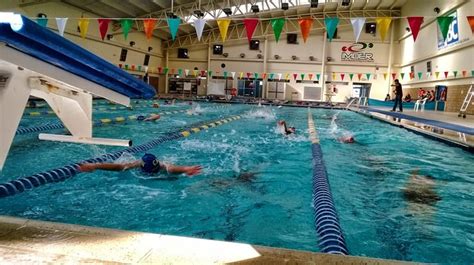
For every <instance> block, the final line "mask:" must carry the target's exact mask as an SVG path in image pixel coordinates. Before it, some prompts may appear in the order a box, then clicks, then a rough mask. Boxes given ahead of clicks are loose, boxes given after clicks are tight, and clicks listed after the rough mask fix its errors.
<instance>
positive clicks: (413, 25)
mask: <svg viewBox="0 0 474 265" xmlns="http://www.w3.org/2000/svg"><path fill="white" fill-rule="evenodd" d="M407 20H408V25H410V30H411V33H412V34H413V41H416V38H417V37H418V32H420V27H421V24H423V17H407Z"/></svg>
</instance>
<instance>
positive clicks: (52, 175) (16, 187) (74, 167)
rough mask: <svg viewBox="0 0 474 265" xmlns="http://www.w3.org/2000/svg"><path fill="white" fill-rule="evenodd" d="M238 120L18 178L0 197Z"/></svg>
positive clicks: (189, 128)
mask: <svg viewBox="0 0 474 265" xmlns="http://www.w3.org/2000/svg"><path fill="white" fill-rule="evenodd" d="M240 118H241V116H238V115H236V116H231V117H229V118H225V119H220V120H216V121H211V122H200V123H196V124H192V125H189V126H185V127H184V128H183V129H179V130H176V131H171V132H168V133H165V135H164V136H162V137H159V138H157V139H155V140H151V141H149V142H146V143H144V144H141V145H137V146H134V147H129V148H126V149H124V150H121V151H116V152H113V153H108V154H105V155H102V156H100V157H95V158H91V159H87V160H83V161H80V162H77V163H73V164H69V165H66V166H63V167H60V168H56V169H52V170H48V171H45V172H41V173H37V174H34V175H31V176H27V177H20V178H18V179H15V180H12V181H9V182H7V183H3V184H0V197H7V196H13V195H16V194H18V193H21V192H24V191H26V190H30V189H33V188H35V187H39V186H42V185H45V184H48V183H53V182H59V181H64V180H66V179H68V178H71V177H73V176H75V175H77V174H78V173H80V172H79V170H78V165H80V164H83V163H101V162H106V161H110V160H116V159H118V158H119V157H120V156H121V155H122V154H124V153H130V154H135V153H140V152H145V151H147V150H149V149H151V148H153V147H155V146H157V145H159V144H161V143H164V142H168V141H172V140H175V139H178V138H182V137H188V136H189V135H191V134H194V133H198V132H200V131H201V130H207V129H209V128H211V127H216V126H219V125H222V124H226V123H228V122H231V121H234V120H238V119H240Z"/></svg>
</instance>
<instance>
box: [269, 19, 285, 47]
mask: <svg viewBox="0 0 474 265" xmlns="http://www.w3.org/2000/svg"><path fill="white" fill-rule="evenodd" d="M271 24H272V29H273V34H274V35H275V41H276V42H278V40H279V39H280V34H281V31H282V30H283V26H285V19H284V18H274V19H272V20H271Z"/></svg>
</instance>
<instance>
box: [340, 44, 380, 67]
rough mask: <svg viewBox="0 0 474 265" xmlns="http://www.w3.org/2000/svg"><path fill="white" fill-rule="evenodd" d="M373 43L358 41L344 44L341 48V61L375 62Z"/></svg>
mask: <svg viewBox="0 0 474 265" xmlns="http://www.w3.org/2000/svg"><path fill="white" fill-rule="evenodd" d="M373 47H374V44H373V43H365V42H356V43H353V44H350V45H346V46H343V47H342V49H341V61H344V62H369V63H372V62H374V53H373V52H372V48H373Z"/></svg>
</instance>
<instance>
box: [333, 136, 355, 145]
mask: <svg viewBox="0 0 474 265" xmlns="http://www.w3.org/2000/svg"><path fill="white" fill-rule="evenodd" d="M337 141H338V142H340V143H345V144H353V143H355V139H354V136H352V135H349V136H342V137H339V138H337Z"/></svg>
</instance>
